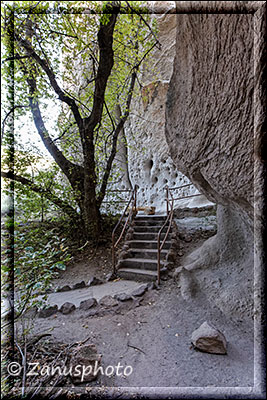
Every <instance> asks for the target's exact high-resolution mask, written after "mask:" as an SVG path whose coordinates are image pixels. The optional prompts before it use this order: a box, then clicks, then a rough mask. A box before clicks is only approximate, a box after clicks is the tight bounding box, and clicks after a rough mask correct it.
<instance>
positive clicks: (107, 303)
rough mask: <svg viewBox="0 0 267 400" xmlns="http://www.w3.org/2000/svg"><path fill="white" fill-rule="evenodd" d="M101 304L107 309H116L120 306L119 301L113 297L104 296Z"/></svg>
mask: <svg viewBox="0 0 267 400" xmlns="http://www.w3.org/2000/svg"><path fill="white" fill-rule="evenodd" d="M99 304H100V305H101V306H103V307H105V308H109V307H115V306H117V305H118V304H119V302H118V300H116V299H114V298H113V297H111V296H104V297H102V299H101V300H100V301H99Z"/></svg>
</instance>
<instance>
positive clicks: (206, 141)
mask: <svg viewBox="0 0 267 400" xmlns="http://www.w3.org/2000/svg"><path fill="white" fill-rule="evenodd" d="M177 3H178V2H177ZM176 24H177V36H176V54H175V60H174V70H173V75H172V78H171V81H170V85H169V90H168V96H167V107H166V138H167V142H168V145H169V149H170V153H171V157H172V159H173V161H174V163H175V165H176V167H177V168H178V169H179V170H180V171H182V172H183V173H184V174H185V175H186V176H187V177H188V178H189V179H190V180H191V181H192V182H193V183H194V184H195V185H196V187H197V188H199V190H200V191H201V192H202V193H205V195H206V196H207V198H208V199H210V200H212V201H214V202H216V203H218V204H219V207H218V233H217V235H216V236H215V237H213V238H211V239H209V240H208V241H207V242H206V243H205V244H204V246H203V247H202V248H200V249H198V250H197V251H195V252H194V253H193V254H192V255H191V257H188V259H187V260H186V263H185V265H184V272H182V275H181V278H182V280H183V281H184V282H187V283H186V285H185V286H184V293H185V295H186V293H187V294H188V293H189V292H190V290H191V289H192V287H193V286H194V285H193V282H194V281H195V280H196V281H195V282H194V284H196V285H197V286H198V287H199V289H200V290H201V289H202V290H205V292H206V293H207V295H208V296H209V297H211V298H212V299H213V300H214V301H215V302H216V303H217V305H218V306H219V307H221V308H222V309H223V310H227V311H229V312H237V311H238V312H240V313H243V314H244V315H251V313H252V310H253V296H252V295H253V293H252V283H253V195H254V191H253V16H252V15H245V14H225V15H218V14H217V15H216V14H187V15H186V14H177V16H176ZM211 275H214V277H215V278H216V277H217V278H216V279H215V280H214V279H210V278H211ZM185 277H186V279H185ZM219 277H221V284H218V279H219ZM190 282H191V284H190ZM190 285H191V288H190Z"/></svg>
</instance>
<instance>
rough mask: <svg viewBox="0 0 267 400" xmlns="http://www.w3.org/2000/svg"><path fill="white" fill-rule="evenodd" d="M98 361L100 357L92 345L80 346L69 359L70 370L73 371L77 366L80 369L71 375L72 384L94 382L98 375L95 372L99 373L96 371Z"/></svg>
mask: <svg viewBox="0 0 267 400" xmlns="http://www.w3.org/2000/svg"><path fill="white" fill-rule="evenodd" d="M100 361H101V355H100V354H98V352H97V349H96V346H95V345H94V344H86V345H82V346H80V347H78V348H77V349H76V350H74V352H73V354H72V355H71V359H70V368H72V369H73V370H75V367H76V366H77V365H79V366H81V368H80V369H79V370H78V371H77V373H75V374H71V379H72V381H73V383H85V382H91V381H93V380H95V379H96V378H97V375H98V374H97V373H96V372H97V371H98V372H99V371H100V369H98V367H99V365H100ZM90 367H91V368H90ZM79 372H80V374H79ZM85 372H86V373H85Z"/></svg>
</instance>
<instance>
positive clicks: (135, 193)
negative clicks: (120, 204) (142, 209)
mask: <svg viewBox="0 0 267 400" xmlns="http://www.w3.org/2000/svg"><path fill="white" fill-rule="evenodd" d="M136 202H137V185H134V204H133V206H134V212H136Z"/></svg>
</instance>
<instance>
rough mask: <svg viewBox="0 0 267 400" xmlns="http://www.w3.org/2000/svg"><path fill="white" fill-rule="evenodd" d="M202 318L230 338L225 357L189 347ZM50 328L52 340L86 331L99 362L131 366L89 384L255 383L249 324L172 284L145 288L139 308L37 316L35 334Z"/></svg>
mask: <svg viewBox="0 0 267 400" xmlns="http://www.w3.org/2000/svg"><path fill="white" fill-rule="evenodd" d="M205 320H207V321H209V322H211V323H212V324H214V325H215V326H216V327H217V328H218V329H219V330H221V331H222V332H223V333H224V334H225V336H226V339H227V341H228V354H227V355H226V356H221V355H213V354H206V353H201V352H198V351H196V350H194V349H192V347H191V343H190V338H191V333H192V332H193V330H195V329H196V328H198V327H199V326H200V325H201V324H202V322H204V321H205ZM51 327H53V331H52V334H53V337H54V339H55V340H58V341H64V342H66V343H72V342H73V341H80V340H83V339H85V338H86V337H87V336H88V335H90V340H89V343H94V344H95V345H96V346H97V349H98V351H99V352H100V353H101V354H102V365H103V367H107V366H108V365H113V366H115V365H118V362H120V363H121V364H122V365H123V366H127V365H130V366H132V368H133V373H132V374H131V375H130V376H128V377H117V376H113V377H106V376H101V375H100V378H99V379H98V380H97V381H96V382H94V383H93V385H100V386H102V385H104V386H109V387H110V386H118V387H120V386H124V387H125V386H127V387H131V386H147V387H162V386H164V387H166V386H175V387H177V386H179V387H196V386H200V387H207V386H216V387H229V386H230V387H236V386H250V385H253V373H254V363H253V323H252V321H251V323H250V322H246V321H240V320H231V319H229V318H227V317H226V316H225V315H223V314H222V313H221V312H220V311H219V310H218V309H217V308H216V307H212V305H211V304H209V303H208V302H207V301H206V300H205V298H204V297H203V296H200V295H198V296H197V297H195V298H194V299H193V300H191V301H189V302H185V301H184V300H182V298H181V296H180V293H179V287H178V286H177V283H175V282H171V281H168V282H165V283H164V284H163V285H162V286H161V289H160V290H159V291H157V290H153V291H149V292H147V294H146V295H145V297H144V299H143V300H142V302H141V304H140V306H138V307H136V308H134V309H132V310H129V311H127V312H123V311H122V312H119V313H118V314H114V313H112V312H110V313H108V314H107V315H104V316H102V317H86V316H85V313H82V312H81V311H79V310H76V311H75V312H73V313H72V314H71V316H70V315H66V316H65V315H62V314H57V317H56V318H55V317H54V316H52V317H49V318H46V319H38V323H37V324H36V325H35V331H36V333H40V332H43V331H44V330H46V329H47V328H51Z"/></svg>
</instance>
